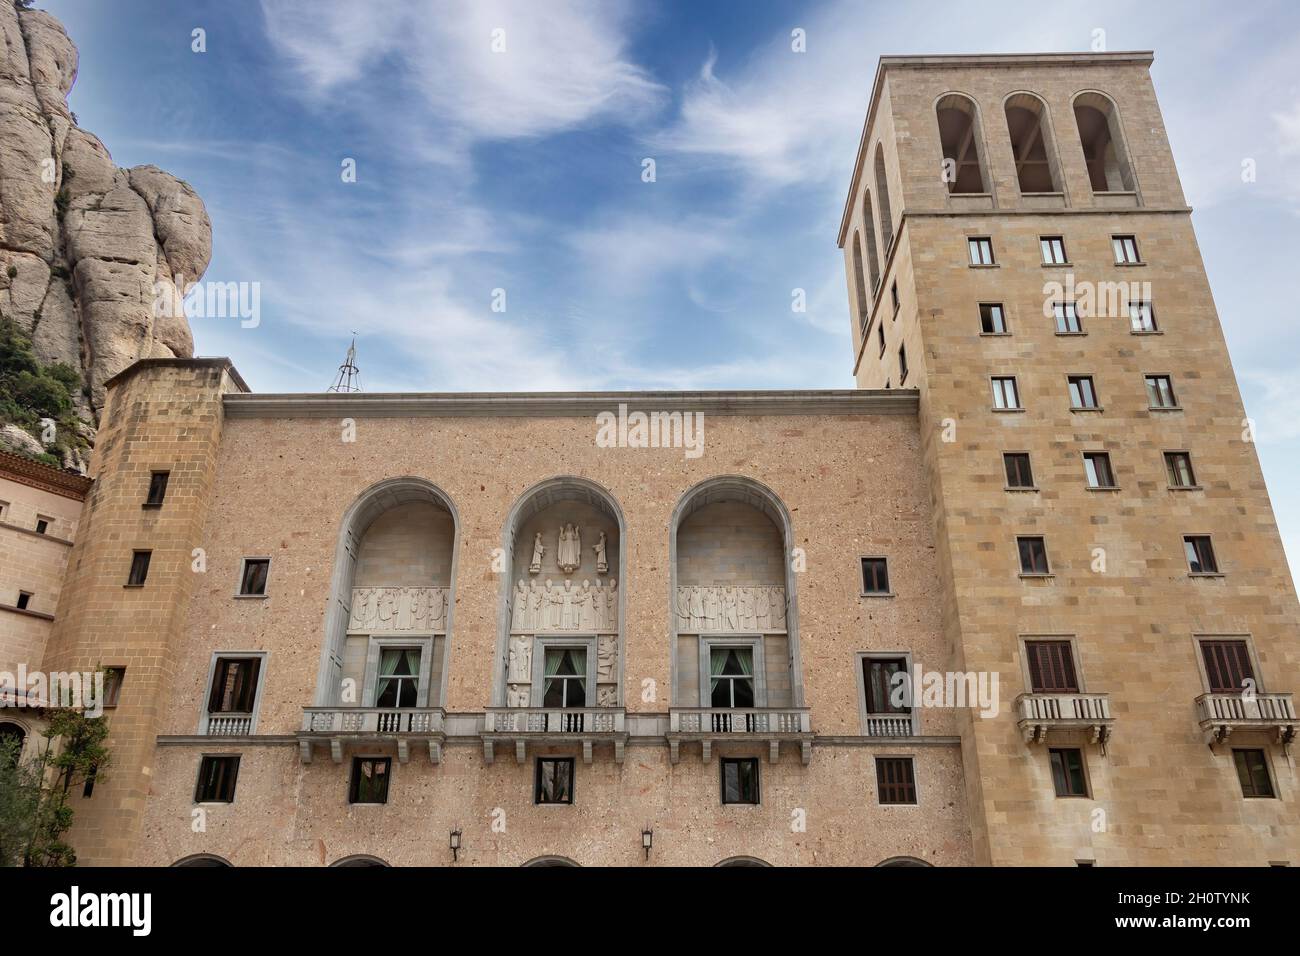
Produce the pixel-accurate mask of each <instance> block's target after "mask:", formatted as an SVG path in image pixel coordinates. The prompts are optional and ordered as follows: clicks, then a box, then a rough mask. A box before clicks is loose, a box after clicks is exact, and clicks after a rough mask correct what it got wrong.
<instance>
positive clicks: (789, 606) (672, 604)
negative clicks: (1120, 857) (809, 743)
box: [668, 475, 804, 707]
mask: <svg viewBox="0 0 1300 956" xmlns="http://www.w3.org/2000/svg"><path fill="white" fill-rule="evenodd" d="M733 501H734V502H741V503H743V504H747V505H749V506H751V507H753V508H756V509H757V510H758V511H760V512H762V513H763V514H764V515H766V516H767V518H768V519H769V520H770V521H771V522H772V523H773V524H774V525H775V526H776V530H777V532H778V533H779V534H780V536H781V550H782V561H783V566H784V578H785V603H786V640H787V652H788V656H789V664H790V706H792V707H803V706H804V696H803V667H802V664H801V662H800V654H799V594H798V589H797V587H796V585H795V579H796V575H795V571H794V567H793V564H794V562H793V561H792V560H791V552H792V549H793V548H794V546H795V545H794V542H795V537H794V525H793V523H792V522H791V520H790V512H789V509H787V508H786V506H785V502H783V501H782V500H781V497H780V496H779V495H778V494H777V493H776V492H775V491H773V490H772V489H771V488H769V487H768V486H767V485H765V484H763V483H762V482H760V481H758V480H756V479H754V478H749V477H747V476H744V475H716V476H714V477H712V478H706V479H705V480H704V481H701V482H699V483H698V484H695V485H693V486H692V487H690V488H688V489H687V490H686V491H685V492H684V493H683V494H682V496H681V498H680V500H679V501H678V502H677V506H676V507H675V508H674V509H673V513H672V516H671V517H670V518H669V521H668V533H669V538H668V567H669V573H668V620H669V634H671V635H672V653H671V655H670V656H671V659H672V684H673V686H672V698H673V704H674V705H675V706H676V705H677V700H678V698H679V694H680V686H681V683H680V678H681V676H682V675H680V674H679V673H678V656H679V655H678V643H679V641H678V635H679V626H678V613H677V608H678V603H677V567H678V560H677V537H678V531H679V530H680V528H681V526H682V523H683V522H684V521H685V520H686V519H687V518H689V517H690V516H691V514H693V513H694V512H695V511H696V510H698V509H700V508H703V507H704V506H706V505H710V504H718V503H722V502H733ZM687 633H689V632H687Z"/></svg>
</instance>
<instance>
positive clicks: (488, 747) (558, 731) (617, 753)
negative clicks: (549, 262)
mask: <svg viewBox="0 0 1300 956" xmlns="http://www.w3.org/2000/svg"><path fill="white" fill-rule="evenodd" d="M627 736H628V735H627V730H626V726H625V712H624V710H623V708H621V707H489V708H488V709H487V712H486V713H485V714H484V715H483V733H482V738H483V757H484V759H485V760H486V761H487V762H488V763H491V762H492V761H493V759H494V757H495V752H496V747H497V745H499V744H507V745H509V744H513V745H514V749H515V760H516V761H518V762H519V763H523V762H524V760H525V759H526V757H527V753H528V744H529V743H533V744H543V745H548V746H554V745H564V744H574V743H577V744H581V745H582V759H583V761H584V762H585V763H591V760H592V749H593V747H594V746H595V745H596V744H598V743H612V744H613V745H614V760H615V762H616V763H622V762H623V749H624V745H625V744H626V743H627Z"/></svg>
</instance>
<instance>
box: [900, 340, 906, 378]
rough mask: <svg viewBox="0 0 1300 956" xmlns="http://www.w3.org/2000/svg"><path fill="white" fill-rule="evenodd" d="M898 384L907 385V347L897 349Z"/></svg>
mask: <svg viewBox="0 0 1300 956" xmlns="http://www.w3.org/2000/svg"><path fill="white" fill-rule="evenodd" d="M898 384H899V385H906V384H907V346H905V345H900V346H899V347H898Z"/></svg>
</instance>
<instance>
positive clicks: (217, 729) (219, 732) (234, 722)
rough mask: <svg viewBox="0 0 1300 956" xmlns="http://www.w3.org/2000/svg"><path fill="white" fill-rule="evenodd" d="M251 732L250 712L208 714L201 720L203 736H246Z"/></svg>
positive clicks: (251, 717) (251, 718) (251, 719)
mask: <svg viewBox="0 0 1300 956" xmlns="http://www.w3.org/2000/svg"><path fill="white" fill-rule="evenodd" d="M252 732H253V715H252V714H209V715H208V716H207V717H206V718H204V721H203V735H204V736H205V737H247V736H248V735H249V734H251V733H252Z"/></svg>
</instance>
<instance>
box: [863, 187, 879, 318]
mask: <svg viewBox="0 0 1300 956" xmlns="http://www.w3.org/2000/svg"><path fill="white" fill-rule="evenodd" d="M862 239H863V242H864V243H866V248H865V249H864V252H865V254H866V257H867V271H868V273H869V274H870V276H871V291H870V292H869V293H868V294H867V299H868V300H869V301H871V302H874V301H875V299H876V292H877V291H878V290H879V289H880V255H879V253H878V252H877V251H876V214H875V212H873V211H872V209H871V190H870V189H865V190H863V192H862Z"/></svg>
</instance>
